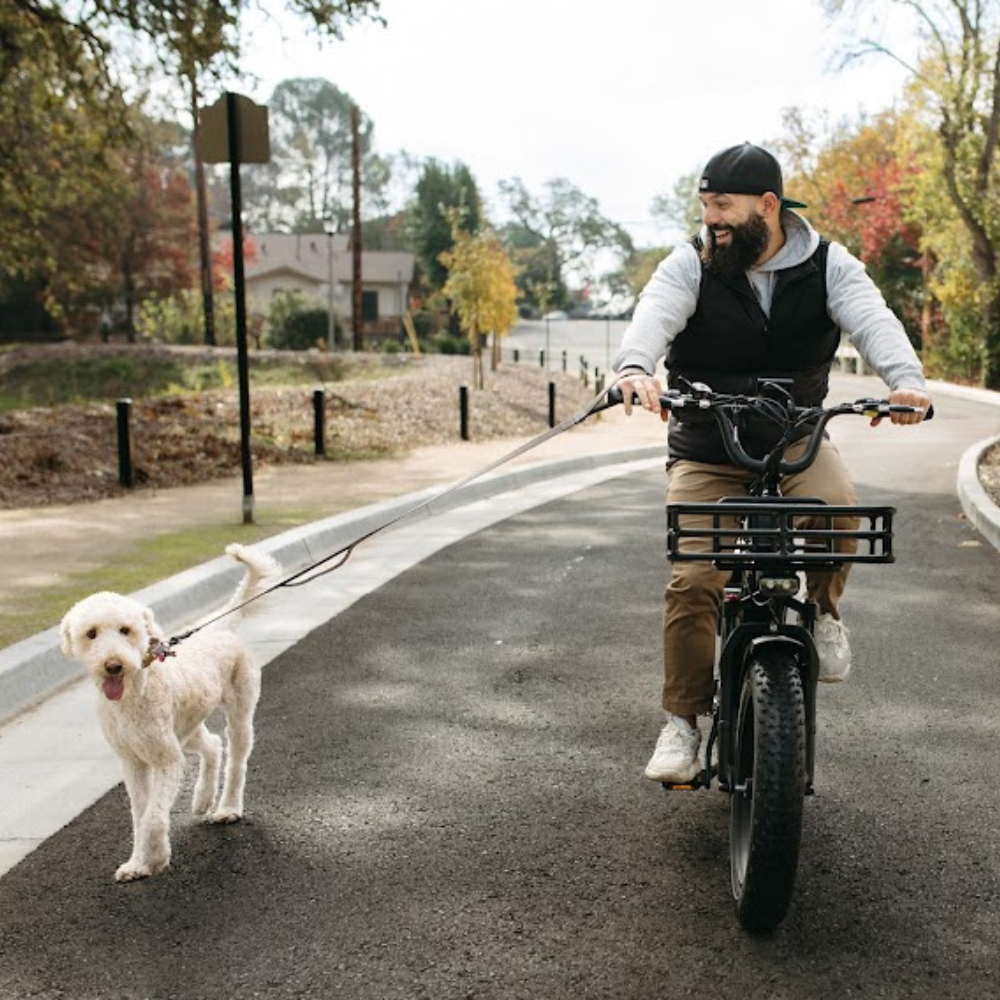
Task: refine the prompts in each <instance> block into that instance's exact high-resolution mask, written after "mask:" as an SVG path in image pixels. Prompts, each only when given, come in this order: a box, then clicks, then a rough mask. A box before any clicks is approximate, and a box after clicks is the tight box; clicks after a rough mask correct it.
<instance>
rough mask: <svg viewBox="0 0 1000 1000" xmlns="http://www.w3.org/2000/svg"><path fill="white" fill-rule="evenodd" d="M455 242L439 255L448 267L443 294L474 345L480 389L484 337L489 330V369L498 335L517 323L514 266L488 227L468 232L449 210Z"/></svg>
mask: <svg viewBox="0 0 1000 1000" xmlns="http://www.w3.org/2000/svg"><path fill="white" fill-rule="evenodd" d="M451 221H452V226H453V245H452V249H451V250H446V251H445V252H443V253H442V254H441V264H442V266H443V267H445V268H446V269H447V274H448V277H447V280H446V281H445V284H444V289H443V292H444V295H445V296H446V297H447V298H448V300H449V301H450V303H451V307H452V309H453V310H454V312H455V313H456V314H457V316H458V317H459V320H460V321H461V324H462V328H463V329H464V330H465V332H466V335H467V336H468V338H469V341H470V342H471V344H472V359H473V372H472V374H473V384H474V385H475V386H476V387H477V388H479V389H482V388H483V383H484V379H483V339H484V337H485V336H486V335H487V334H490V333H492V334H493V344H494V351H493V367H494V368H495V367H496V358H497V345H498V343H499V338H501V337H504V336H506V335H507V331H508V330H510V328H511V327H512V326H513V325H514V323H516V322H517V284H516V281H515V278H516V269H515V267H514V265H513V263H512V262H511V260H510V257H508V255H507V252H506V250H504V248H503V244H502V243H501V242H500V240H499V238H498V237H497V235H496V234H495V233H494V232H492V231H491V230H484V231H482V232H481V233H470V232H468V231H467V230H466V229H463V228H462V227H461V225H460V222H461V213H460V212H452V213H451Z"/></svg>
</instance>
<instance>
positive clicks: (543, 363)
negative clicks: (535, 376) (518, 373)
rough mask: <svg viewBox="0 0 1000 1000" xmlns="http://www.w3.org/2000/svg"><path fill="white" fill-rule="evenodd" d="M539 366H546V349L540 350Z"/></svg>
mask: <svg viewBox="0 0 1000 1000" xmlns="http://www.w3.org/2000/svg"><path fill="white" fill-rule="evenodd" d="M538 367H539V368H544V367H545V351H539V352H538Z"/></svg>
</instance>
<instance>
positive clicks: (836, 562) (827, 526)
mask: <svg viewBox="0 0 1000 1000" xmlns="http://www.w3.org/2000/svg"><path fill="white" fill-rule="evenodd" d="M895 513H896V509H895V507H852V506H834V505H832V504H824V503H818V502H816V501H809V502H800V501H796V500H795V498H793V497H788V498H782V499H778V500H774V499H768V500H767V501H766V502H755V501H748V500H745V499H742V498H734V499H729V498H726V499H724V500H721V501H719V502H718V503H675V504H668V505H667V556H668V558H669V559H670V560H671V561H672V562H714V563H715V564H716V565H717V566H718V567H719V569H738V568H747V567H755V566H756V567H767V566H773V565H778V564H780V565H781V566H786V567H790V568H803V569H823V568H828V569H835V568H836V567H838V566H841V565H843V564H844V563H848V562H850V563H889V562H893V560H894V559H895V556H893V554H892V516H893V514H895ZM706 516H707V517H710V518H711V522H710V523H708V522H705V521H704V519H705V517H706ZM844 517H851V518H855V519H857V520H858V521H860V524H859V526H858V529H857V530H856V531H846V530H842V529H840V528H838V527H837V526H836V525H835V524H834V523H833V522H834V519H835V518H844ZM697 518H700V519H701V520H702V523H701V524H698V523H692V522H693V521H695V519H697ZM734 518H735V519H737V520H739V521H740V522H741V526H740V527H738V528H734V527H733V519H734ZM802 518H810V519H811V521H812V522H813V524H816V525H820V527H809V528H803V527H801V525H800V524H796V522H797V521H799V522H800V521H801V519H802ZM723 522H728V523H723ZM751 525H752V526H751ZM847 538H855V539H857V543H858V550H857V552H855V553H846V552H837V551H835V549H834V544H835V542H837V541H838V540H843V539H847ZM687 539H695V540H699V541H701V542H702V543H704V542H705V541H708V542H709V543H710V544H709V545H708V546H707V547H706V546H704V544H703V545H702V546H700V548H702V549H703V551H700V552H690V551H683V552H682V551H681V548H682V544H683V543H684V541H685V540H687Z"/></svg>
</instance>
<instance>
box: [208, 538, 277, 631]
mask: <svg viewBox="0 0 1000 1000" xmlns="http://www.w3.org/2000/svg"><path fill="white" fill-rule="evenodd" d="M226 555H229V556H232V557H233V559H235V560H236V561H237V562H240V563H243V565H244V566H245V567H246V573H245V574H244V576H243V579H242V580H241V581H240V584H239V586H238V587H237V588H236V590H235V592H234V593H233V596H232V597H230V598H229V602H228V603H227V604H226V606H225V607H224V608H222V609H221V610H220V611H218V612H216V614H215V615H213V618H216V617H219V616H222V615H225V618H223V619H222V622H220V624H223V625H229V626H230V627H233V626H235V625H236V624H237V623H238V622H239V621H240V619H242V618H245V617H246V616H248V615H252V614H254V613H255V612H256V611H259V610H262V608H261V605H262V604H263V603H265V602H261V601H255V600H254V598H256V597H259V596H260V595H261V594H263V593H264V592H265V591H268V590H270V589H271V588H272V587H273V586H274V585H275V584H276V583H278V582H280V580H281V566H280V565H279V564H278V563H277V561H276V560H274V559H273V558H271V556H269V555H267V553H265V552H260V551H259V550H257V549H253V548H250V546H248V545H239V544H237V543H236V542H234V543H233V544H232V545H227V546H226ZM247 601H253V603H252V604H248V605H247V606H246V607H241V605H244V604H247ZM237 609H238V610H237ZM230 612H232V613H230Z"/></svg>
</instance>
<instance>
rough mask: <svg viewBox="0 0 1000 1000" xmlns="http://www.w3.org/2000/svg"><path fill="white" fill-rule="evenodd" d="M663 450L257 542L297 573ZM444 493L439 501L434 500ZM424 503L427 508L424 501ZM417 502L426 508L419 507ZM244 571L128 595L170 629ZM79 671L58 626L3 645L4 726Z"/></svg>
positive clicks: (587, 461) (528, 470) (395, 503)
mask: <svg viewBox="0 0 1000 1000" xmlns="http://www.w3.org/2000/svg"><path fill="white" fill-rule="evenodd" d="M660 455H662V456H663V457H664V460H665V459H666V446H665V444H664V445H646V446H643V447H640V448H630V449H624V450H619V451H607V452H597V453H594V454H591V455H583V456H578V457H574V458H563V459H556V460H554V461H548V462H539V463H536V464H533V465H525V466H519V467H517V468H514V469H510V470H508V471H504V472H495V473H493V474H491V475H488V476H484V477H483V478H482V479H478V480H475V481H473V482H471V483H469V484H468V485H467V486H464V487H463V488H462V489H461V490H456V491H455V493H453V494H450V495H448V496H442V494H443V493H445V492H446V491H447V489H448V487H447V486H443V487H431V488H429V489H425V490H420V491H418V492H415V493H408V494H406V495H404V496H401V497H397V498H395V499H393V500H386V501H383V502H381V503H376V504H371V505H369V506H366V507H361V508H358V509H357V510H353V511H348V512H346V513H344V514H338V515H336V516H334V517H330V518H327V519H325V520H322V521H316V522H314V523H312V524H307V525H302V526H301V527H298V528H293V529H292V530H290V531H287V532H283V533H282V534H280V535H275V536H273V537H272V538H269V539H267V540H266V541H263V542H261V543H260V545H259V548H261V549H263V550H264V551H265V552H268V553H269V554H270V555H272V556H274V558H275V559H277V560H278V562H280V563H281V565H282V567H283V568H284V569H285V570H287V571H288V573H289V574H291V573H294V572H296V571H297V570H299V569H302V568H304V567H305V566H308V565H310V564H311V563H314V562H316V561H317V560H319V559H321V558H323V557H324V556H326V555H329V554H330V553H331V552H335V551H337V550H338V549H340V548H342V547H343V546H345V545H348V544H350V543H351V542H354V541H356V540H357V539H358V538H360V537H362V536H364V535H365V534H367V533H368V532H370V531H373V530H375V529H376V528H378V527H380V526H381V525H384V524H385V523H386V522H388V521H391V520H393V519H394V518H396V517H398V516H399V515H401V514H405V513H406V512H407V511H413V513H412V517H407V518H406V519H405V522H401V523H406V524H410V523H413V521H414V520H417V519H420V518H428V517H434V516H436V515H438V514H443V513H445V512H446V511H448V510H453V509H455V508H457V507H462V506H465V505H466V504H470V503H474V502H475V501H477V500H483V499H486V498H488V497H491V496H496V495H498V494H500V493H507V492H509V491H511V490H517V489H523V488H525V487H527V486H530V485H532V484H534V483H538V482H541V481H543V480H547V479H555V478H559V477H561V476H566V475H570V474H572V473H576V472H582V471H584V470H587V469H595V468H600V467H602V466H607V465H620V464H624V463H626V462H633V461H638V460H641V459H649V458H655V457H657V456H660ZM439 497H440V499H436V498H439ZM428 501H430V502H428ZM422 504H426V506H422V507H421V506H420V505H422ZM416 507H420V509H419V510H413V509H414V508H416ZM242 572H243V571H242V569H241V568H240V567H239V566H238V565H236V563H234V562H233V560H232V559H229V558H228V557H226V556H218V557H217V558H214V559H211V560H209V561H208V562H205V563H202V564H201V565H199V566H194V567H192V568H191V569H188V570H185V571H184V572H182V573H178V574H176V575H175V576H172V577H169V578H168V579H166V580H162V581H160V582H159V583H155V584H152V585H151V586H149V587H145V588H143V589H142V590H139V591H136V592H135V593H133V594H131V595H130V596H131V597H133V598H135V600H137V601H139V602H140V603H142V604H145V605H147V606H148V607H150V608H152V609H153V612H154V614H155V615H156V618H157V620H158V621H159V622H160V624H161V625H162V626H163V627H164V628H165V629H166V630H168V631H172V630H173V629H176V628H177V627H179V626H181V625H184V624H186V623H188V622H190V621H191V620H192V619H194V618H197V617H200V616H202V615H203V614H204V613H205V611H206V609H208V608H211V607H213V606H216V605H218V604H219V603H221V601H222V600H223V599H224V598H225V597H227V596H228V595H229V594H230V593H231V592H232V590H233V589H234V588H235V586H236V584H237V582H238V580H239V579H240V576H241V575H242ZM79 677H80V670H79V667H78V666H77V665H76V664H74V663H72V662H71V661H70V660H68V659H67V658H66V657H65V656H64V655H63V653H62V650H61V648H60V637H59V629H58V627H53V628H50V629H47V630H46V631H44V632H39V633H38V634H37V635H33V636H30V637H29V638H27V639H24V640H22V641H21V642H17V643H14V645H12V646H8V647H7V648H6V649H3V650H0V724H2V723H4V722H6V721H8V720H9V719H11V718H13V717H14V716H15V715H18V714H19V713H20V712H22V711H24V710H25V709H27V708H30V707H32V706H33V705H35V704H37V703H38V702H40V701H42V700H43V699H44V698H47V697H48V696H49V695H51V694H54V693H55V692H56V691H58V690H59V689H60V688H62V687H65V686H66V685H67V684H70V683H72V682H73V681H75V680H78V679H79Z"/></svg>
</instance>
